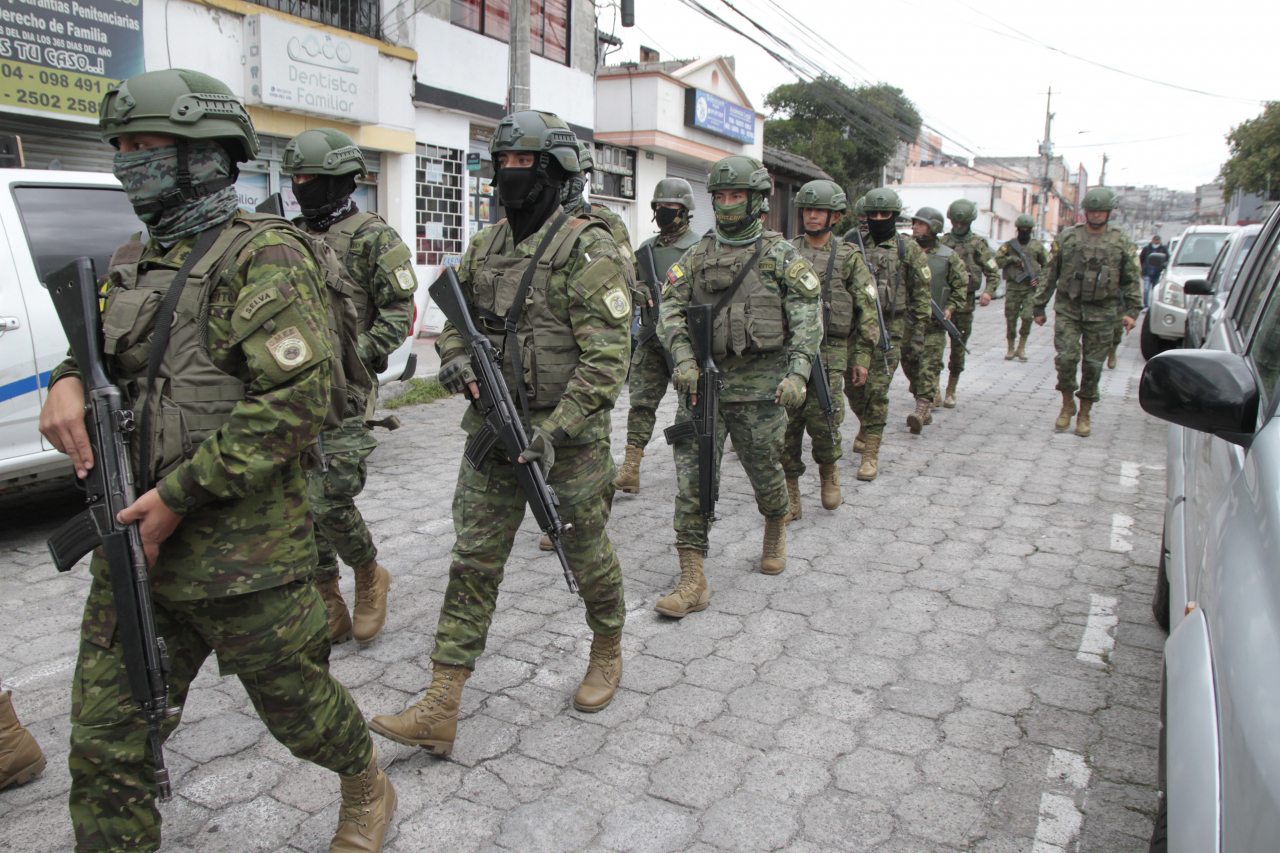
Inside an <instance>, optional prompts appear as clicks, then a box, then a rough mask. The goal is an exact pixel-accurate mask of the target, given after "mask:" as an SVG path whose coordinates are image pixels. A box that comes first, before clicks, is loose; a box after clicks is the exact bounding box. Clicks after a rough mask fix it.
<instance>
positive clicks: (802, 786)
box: [742, 749, 831, 803]
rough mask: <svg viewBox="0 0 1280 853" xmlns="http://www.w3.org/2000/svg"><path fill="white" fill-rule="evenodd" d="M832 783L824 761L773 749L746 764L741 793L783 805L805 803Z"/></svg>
mask: <svg viewBox="0 0 1280 853" xmlns="http://www.w3.org/2000/svg"><path fill="white" fill-rule="evenodd" d="M830 783H831V774H830V773H829V772H827V768H826V764H825V762H822V761H819V760H818V759H816V758H810V757H808V756H805V755H801V754H799V753H794V752H788V751H786V750H780V749H779V750H771V751H769V752H766V753H765V754H764V755H761V756H759V757H757V758H753V759H752V760H751V761H750V762H748V763H747V766H746V767H745V768H744V769H743V771H742V790H744V791H749V792H750V793H753V794H756V795H758V796H761V797H767V798H769V799H771V800H777V801H778V802H781V803H803V802H806V801H807V800H809V799H811V798H812V797H815V796H817V795H818V794H820V793H822V791H823V790H825V789H826V788H827V786H828V785H829V784H830Z"/></svg>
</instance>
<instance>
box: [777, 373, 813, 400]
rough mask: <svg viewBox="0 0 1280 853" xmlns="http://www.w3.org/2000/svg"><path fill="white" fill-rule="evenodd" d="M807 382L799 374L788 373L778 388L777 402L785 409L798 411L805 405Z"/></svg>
mask: <svg viewBox="0 0 1280 853" xmlns="http://www.w3.org/2000/svg"><path fill="white" fill-rule="evenodd" d="M807 384H808V382H807V380H806V379H805V378H804V377H803V376H801V375H800V374H799V373H788V374H787V375H786V376H784V377H783V378H782V384H780V385H779V386H778V395H777V402H779V403H781V404H782V405H783V406H784V407H785V408H788V409H798V408H800V407H801V406H803V405H804V398H805V386H806V385H807Z"/></svg>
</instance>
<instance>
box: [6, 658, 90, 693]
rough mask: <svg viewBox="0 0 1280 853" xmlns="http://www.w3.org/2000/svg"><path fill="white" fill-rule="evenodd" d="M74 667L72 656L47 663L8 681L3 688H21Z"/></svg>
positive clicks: (74, 661)
mask: <svg viewBox="0 0 1280 853" xmlns="http://www.w3.org/2000/svg"><path fill="white" fill-rule="evenodd" d="M75 665H76V659H75V657H74V656H72V657H69V658H63V659H62V660H56V661H53V662H52V663H47V664H45V665H44V666H41V667H36V668H35V669H33V670H31V671H30V672H28V673H27V674H26V675H24V676H23V677H22V678H14V679H10V680H8V681H6V682H5V683H4V686H5V687H22V686H23V685H26V684H30V683H31V682H33V681H39V680H40V679H42V678H48V677H49V676H51V675H57V674H58V673H60V672H66V671H67V670H69V669H71V668H73V667H74V666H75Z"/></svg>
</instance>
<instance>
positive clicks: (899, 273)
mask: <svg viewBox="0 0 1280 853" xmlns="http://www.w3.org/2000/svg"><path fill="white" fill-rule="evenodd" d="M906 257H907V243H906V238H905V237H903V236H902V235H901V234H899V235H898V242H897V245H896V246H879V245H876V246H869V247H868V248H867V260H869V261H870V262H871V264H870V266H871V268H872V270H873V271H874V275H875V277H876V291H877V293H878V294H879V296H880V305H881V308H882V310H885V311H887V312H888V313H889V315H890V317H891V318H892V317H896V316H897V315H898V313H899V312H902V313H905V312H906V310H907V283H906V280H905V276H904V275H903V269H902V267H903V265H904V264H905V263H906ZM889 322H890V324H892V322H893V320H892V319H890V321H889Z"/></svg>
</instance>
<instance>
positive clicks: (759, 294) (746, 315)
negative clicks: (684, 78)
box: [654, 155, 822, 617]
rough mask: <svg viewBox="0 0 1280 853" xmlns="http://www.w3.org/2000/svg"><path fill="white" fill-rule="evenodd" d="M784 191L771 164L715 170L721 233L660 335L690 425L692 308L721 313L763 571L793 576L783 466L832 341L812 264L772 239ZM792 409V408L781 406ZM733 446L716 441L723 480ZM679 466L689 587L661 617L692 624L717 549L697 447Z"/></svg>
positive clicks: (698, 257)
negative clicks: (786, 443) (796, 412)
mask: <svg viewBox="0 0 1280 853" xmlns="http://www.w3.org/2000/svg"><path fill="white" fill-rule="evenodd" d="M772 188H773V182H772V180H770V178H769V173H768V171H767V170H766V169H765V167H764V164H763V163H761V162H760V161H759V160H756V159H754V158H752V157H746V156H743V155H733V156H730V157H725V158H724V159H723V160H720V161H718V162H717V163H716V164H715V165H714V166H712V167H711V174H710V175H709V176H708V179H707V189H708V190H709V191H710V192H711V194H712V200H713V202H714V205H715V216H716V227H715V230H714V231H713V232H710V233H708V234H707V235H706V236H704V237H702V239H700V240H699V241H698V243H697V245H695V246H694V247H693V248H691V249H689V250H688V251H687V252H685V253H684V256H683V257H681V258H680V260H679V261H678V262H676V263H675V264H673V265H672V266H671V268H670V269H669V270H668V271H667V283H666V285H665V286H664V288H663V293H662V309H661V318H660V319H659V321H658V333H659V334H660V335H661V336H662V340H663V343H664V344H665V345H666V348H667V351H668V352H670V353H671V356H672V358H673V359H674V361H675V370H674V372H673V374H672V383H673V384H674V385H675V388H676V391H677V392H679V394H680V408H679V410H678V411H677V413H676V422H677V423H682V422H686V421H688V420H690V418H691V412H690V409H689V403H690V399H689V398H690V397H691V395H693V394H696V393H697V387H698V373H699V368H698V362H697V360H696V359H695V357H694V350H693V345H692V343H691V342H690V339H689V330H688V326H687V325H686V321H685V307H686V306H687V305H691V304H693V305H701V304H713V305H716V304H718V305H720V308H719V310H718V311H717V319H716V322H715V339H714V345H713V349H714V353H715V359H716V364H717V366H718V368H719V370H720V376H721V378H722V382H723V388H722V390H721V394H720V419H719V422H720V424H721V429H723V430H724V431H726V432H728V434H729V435H730V436H731V437H732V438H733V439H734V444H735V446H736V448H737V450H738V457H739V459H740V460H741V462H742V465H743V467H744V468H745V469H746V472H747V478H748V479H749V480H750V481H751V486H752V488H753V489H754V490H755V494H756V506H757V507H758V508H759V510H760V514H761V515H763V516H764V517H765V530H764V545H763V548H762V551H761V557H760V571H761V572H763V573H764V574H778V573H780V572H782V571H783V570H785V569H786V565H787V551H786V541H787V540H786V521H785V519H786V515H787V513H788V511H789V510H790V508H791V507H790V503H789V501H788V498H787V485H786V480H785V477H784V475H783V473H782V465H781V462H780V457H781V454H782V440H783V434H784V433H785V431H786V426H787V415H786V412H785V411H784V409H795V408H799V407H800V406H801V405H802V404H803V403H804V400H805V385H806V383H807V382H808V378H809V372H810V368H811V367H812V365H813V361H814V358H815V357H816V355H817V352H818V346H819V344H820V343H821V340H822V321H821V319H820V317H819V311H820V307H821V306H820V304H819V296H820V293H821V289H822V288H821V282H820V281H819V279H818V276H817V275H816V274H815V273H814V271H813V267H811V266H810V265H809V262H808V261H806V260H805V259H804V258H802V257H801V256H800V254H799V252H797V251H796V249H795V247H793V246H792V245H791V244H790V243H788V242H787V241H786V240H785V239H784V238H783V236H782V235H781V234H778V233H777V232H774V231H766V230H764V223H763V221H762V215H763V209H764V204H765V200H766V199H767V198H768V195H769V193H770V192H771V191H772ZM779 403H781V404H782V405H781V407H780V406H779V405H778V404H779ZM723 446H724V436H723V435H721V436H719V437H718V438H717V439H716V447H717V456H716V465H715V468H716V471H715V472H714V473H715V476H716V478H717V480H718V478H719V470H720V462H721V459H720V453H721V451H722V450H723ZM673 451H674V454H675V462H676V487H677V494H676V501H675V519H674V526H675V530H676V551H677V552H678V553H679V557H680V580H679V581H678V582H677V583H676V586H675V589H674V590H673V591H672V592H671V594H670V595H667V596H664V597H663V598H661V599H659V601H658V603H657V606H656V607H655V608H654V609H655V610H657V611H658V612H659V613H662V614H665V615H667V616H674V617H682V616H684V615H686V614H688V613H690V612H693V611H698V610H705V609H706V607H707V603H708V600H709V593H708V589H707V581H706V575H705V569H704V563H703V557H704V556H705V555H706V553H707V549H708V547H709V542H708V536H707V530H706V527H705V525H704V522H703V519H702V517H701V515H700V514H699V512H698V473H699V472H698V454H697V448H696V442H692V441H682V442H677V443H676V444H675V445H674V446H673Z"/></svg>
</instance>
